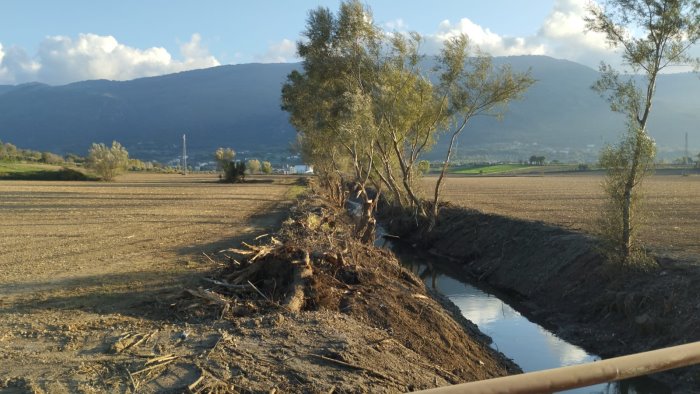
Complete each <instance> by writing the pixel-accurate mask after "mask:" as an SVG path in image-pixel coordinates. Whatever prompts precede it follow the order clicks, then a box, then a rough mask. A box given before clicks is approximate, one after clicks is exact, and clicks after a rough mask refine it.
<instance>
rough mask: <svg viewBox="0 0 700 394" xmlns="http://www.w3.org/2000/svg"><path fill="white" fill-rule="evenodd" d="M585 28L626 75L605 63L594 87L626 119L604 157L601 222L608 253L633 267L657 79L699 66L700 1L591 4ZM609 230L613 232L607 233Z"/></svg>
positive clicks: (650, 150) (622, 0)
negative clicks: (612, 51)
mask: <svg viewBox="0 0 700 394" xmlns="http://www.w3.org/2000/svg"><path fill="white" fill-rule="evenodd" d="M586 24H587V28H588V29H589V30H591V31H595V32H600V33H603V34H604V35H605V37H606V38H607V41H608V43H609V44H610V45H611V46H612V47H615V48H620V49H621V50H622V62H623V66H625V67H626V68H627V70H626V71H631V72H632V73H638V74H640V77H639V78H635V77H634V76H623V75H621V74H620V72H619V71H617V70H616V69H615V68H614V67H612V66H610V65H608V64H605V63H602V64H601V66H600V72H601V77H600V79H599V80H598V81H597V82H596V83H595V85H594V86H593V89H594V90H596V91H597V92H598V93H599V94H600V95H601V96H603V97H604V98H606V99H607V100H608V102H609V103H610V109H611V110H612V111H614V112H619V113H621V114H623V115H624V116H625V117H626V123H627V127H626V131H625V133H624V136H623V138H622V140H621V141H620V142H619V143H618V144H617V145H615V146H612V147H611V146H609V147H606V148H605V149H604V150H603V152H602V153H601V160H600V161H601V165H603V166H604V167H605V168H606V169H607V175H606V180H605V191H606V193H607V194H608V206H609V207H608V209H607V210H606V211H605V212H604V215H605V216H606V218H603V219H602V221H601V222H602V223H603V224H604V227H603V234H604V235H605V234H606V233H608V234H609V235H610V236H609V237H608V241H610V243H611V247H610V250H611V251H613V252H614V254H615V255H616V256H617V257H618V258H619V260H620V261H621V262H622V263H625V264H628V263H633V262H634V260H635V259H634V256H636V255H638V254H637V253H636V252H639V251H641V246H640V245H637V243H638V241H637V239H636V237H635V233H636V230H637V225H638V224H639V222H640V220H639V219H641V218H640V214H642V213H643V212H642V211H640V210H639V209H636V208H637V207H638V204H639V201H640V196H639V190H638V186H639V185H640V184H641V183H642V181H643V180H644V178H645V176H646V175H647V174H648V173H649V172H650V171H651V170H652V166H653V160H654V156H655V152H656V150H655V145H654V141H653V140H652V139H651V137H650V136H649V134H648V130H647V124H648V121H649V114H650V113H651V109H652V103H653V98H654V93H655V91H656V80H657V77H658V75H659V73H660V72H661V71H662V70H664V69H665V68H666V67H668V66H671V65H679V64H689V63H696V64H697V60H696V59H692V58H690V56H689V55H688V54H687V52H688V49H689V48H690V47H691V46H692V45H693V44H695V43H696V42H697V41H698V40H699V39H700V2H698V1H697V0H607V1H605V3H604V7H600V6H597V5H595V4H592V5H591V6H590V8H589V16H588V17H587V18H586ZM606 226H608V227H609V226H613V227H615V229H614V230H613V231H612V233H611V232H610V231H606V230H605V228H606Z"/></svg>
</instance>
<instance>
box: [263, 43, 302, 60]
mask: <svg viewBox="0 0 700 394" xmlns="http://www.w3.org/2000/svg"><path fill="white" fill-rule="evenodd" d="M253 59H254V60H255V61H256V62H259V63H286V62H294V61H298V60H299V59H298V58H297V45H296V43H295V42H294V41H292V40H289V39H287V38H285V39H283V40H282V41H280V42H276V43H274V44H271V45H270V46H269V47H268V48H267V51H266V52H265V53H263V54H262V55H256V56H254V57H253Z"/></svg>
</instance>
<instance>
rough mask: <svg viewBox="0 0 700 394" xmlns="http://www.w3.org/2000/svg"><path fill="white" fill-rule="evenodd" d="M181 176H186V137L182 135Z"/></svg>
mask: <svg viewBox="0 0 700 394" xmlns="http://www.w3.org/2000/svg"><path fill="white" fill-rule="evenodd" d="M182 175H187V137H186V136H185V135H184V134H183V135H182Z"/></svg>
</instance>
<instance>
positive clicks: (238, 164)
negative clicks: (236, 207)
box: [223, 161, 245, 183]
mask: <svg viewBox="0 0 700 394" xmlns="http://www.w3.org/2000/svg"><path fill="white" fill-rule="evenodd" d="M223 170H224V178H223V181H224V182H228V183H240V182H243V181H244V180H245V163H243V162H242V161H227V162H225V163H224V167H223Z"/></svg>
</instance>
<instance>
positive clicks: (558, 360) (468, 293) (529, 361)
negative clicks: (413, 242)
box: [398, 251, 671, 394]
mask: <svg viewBox="0 0 700 394" xmlns="http://www.w3.org/2000/svg"><path fill="white" fill-rule="evenodd" d="M413 253H414V252H412V253H411V255H410V256H404V255H402V253H400V251H399V253H398V255H399V258H400V259H401V261H402V264H404V266H406V267H407V268H408V269H410V270H411V271H413V272H414V273H416V274H417V275H419V276H420V277H421V278H422V279H423V280H424V282H425V284H426V286H429V287H433V288H434V289H436V290H437V291H439V292H440V293H442V294H444V295H445V296H447V298H449V299H450V300H451V301H452V302H453V303H454V304H455V305H457V307H459V309H460V310H461V311H462V314H463V315H464V317H466V318H467V319H469V320H471V321H472V322H474V323H475V324H476V325H478V326H479V329H480V330H481V331H482V332H484V333H485V334H486V335H488V336H490V337H491V338H492V339H493V343H492V344H491V346H492V347H493V348H495V349H497V350H498V351H500V352H502V353H503V354H505V355H506V356H507V357H509V358H511V359H512V360H513V361H515V363H517V364H518V365H519V366H520V367H521V368H522V369H523V370H524V371H525V372H531V371H539V370H543V369H550V368H557V367H563V366H569V365H575V364H581V363H587V362H591V361H595V360H599V359H600V358H599V357H598V356H596V355H593V354H590V353H587V352H586V351H585V350H583V349H582V348H580V347H578V346H575V345H573V344H571V343H568V342H566V341H564V340H562V339H561V338H558V337H557V336H556V335H554V334H553V333H551V332H550V331H548V330H546V329H545V328H543V327H542V326H540V325H538V324H536V323H533V322H531V321H529V320H528V319H527V318H526V317H525V316H523V315H522V314H520V313H519V312H518V311H516V310H515V309H514V308H512V307H511V306H510V305H508V303H506V302H505V301H503V300H501V299H499V298H498V297H497V296H495V295H494V294H493V292H489V290H484V288H483V287H482V288H477V287H475V286H474V285H472V284H470V283H468V282H467V281H465V280H462V279H456V278H455V277H453V276H450V275H449V274H447V273H446V272H445V271H441V270H440V269H439V265H437V264H436V263H428V262H427V261H429V260H422V261H416V259H415V255H414V254H413ZM566 393H577V394H579V393H586V394H588V393H604V394H613V393H614V394H652V393H653V394H665V393H671V390H670V389H669V388H668V387H666V386H664V385H661V384H660V383H658V382H656V381H654V380H651V379H648V378H639V379H630V380H627V381H622V382H618V383H608V384H600V385H597V386H589V387H585V388H580V389H575V390H569V391H566Z"/></svg>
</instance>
